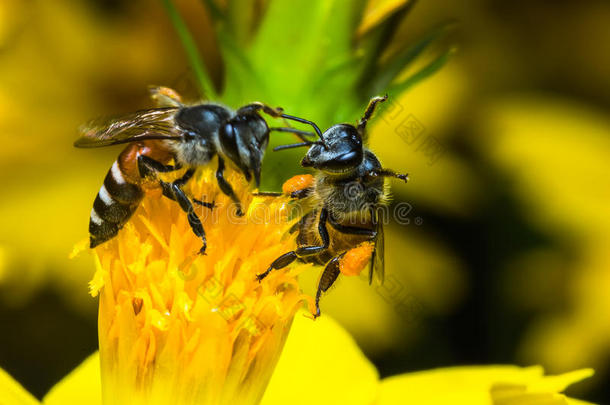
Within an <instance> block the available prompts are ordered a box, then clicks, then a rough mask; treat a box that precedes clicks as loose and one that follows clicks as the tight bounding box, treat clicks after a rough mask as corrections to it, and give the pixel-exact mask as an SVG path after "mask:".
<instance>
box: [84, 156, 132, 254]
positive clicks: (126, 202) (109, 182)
mask: <svg viewBox="0 0 610 405" xmlns="http://www.w3.org/2000/svg"><path fill="white" fill-rule="evenodd" d="M143 195H144V193H143V191H142V189H141V188H140V186H139V185H137V184H132V183H130V182H128V181H127V180H126V179H125V176H123V174H122V172H121V169H120V167H119V165H118V162H116V161H115V162H114V164H113V165H112V168H111V169H110V170H109V171H108V174H107V175H106V178H105V179H104V184H103V185H102V187H101V188H100V191H99V192H98V193H97V196H96V197H95V201H94V202H93V209H92V210H91V217H90V220H89V234H90V246H91V248H94V247H96V246H97V245H99V244H101V243H104V242H106V241H108V240H110V239H112V238H113V237H115V236H116V234H117V233H118V232H119V230H120V229H121V228H122V227H123V225H124V224H125V223H126V222H127V221H128V220H129V218H131V216H132V215H133V213H134V212H135V210H136V209H137V208H138V205H139V203H140V201H141V200H142V197H143Z"/></svg>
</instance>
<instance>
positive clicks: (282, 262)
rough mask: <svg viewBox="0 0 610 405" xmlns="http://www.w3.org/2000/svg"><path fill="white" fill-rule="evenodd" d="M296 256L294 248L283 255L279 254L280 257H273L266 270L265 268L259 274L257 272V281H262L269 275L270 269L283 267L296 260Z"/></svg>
mask: <svg viewBox="0 0 610 405" xmlns="http://www.w3.org/2000/svg"><path fill="white" fill-rule="evenodd" d="M296 258H297V254H296V253H295V251H294V250H293V251H291V252H288V253H284V254H283V255H281V256H280V257H278V258H277V259H275V260H274V261H273V263H271V265H270V266H269V268H268V269H267V270H265V271H264V272H263V273H261V274H257V275H256V279H257V280H258V281H259V282H260V281H263V279H264V278H265V277H267V276H268V275H269V273H271V271H272V270H279V269H283V268H284V267H286V266H288V265H289V264H290V263H292V262H294V261H295V260H296Z"/></svg>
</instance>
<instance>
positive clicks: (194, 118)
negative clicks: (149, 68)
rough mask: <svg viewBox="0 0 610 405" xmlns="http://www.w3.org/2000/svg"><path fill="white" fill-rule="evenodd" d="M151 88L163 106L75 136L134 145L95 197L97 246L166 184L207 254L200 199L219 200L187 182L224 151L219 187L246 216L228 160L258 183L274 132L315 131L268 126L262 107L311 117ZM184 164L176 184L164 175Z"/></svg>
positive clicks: (87, 143)
mask: <svg viewBox="0 0 610 405" xmlns="http://www.w3.org/2000/svg"><path fill="white" fill-rule="evenodd" d="M150 91H151V96H152V98H153V99H154V100H155V101H156V102H157V105H158V107H157V108H151V109H148V110H142V111H137V112H135V113H132V114H127V115H124V116H121V117H119V118H114V119H100V120H95V121H92V122H90V123H89V124H86V125H84V126H83V127H81V129H80V132H81V135H82V136H81V137H80V138H79V139H78V140H77V141H76V142H75V143H74V146H76V147H79V148H97V147H102V146H109V145H116V144H127V146H126V147H125V149H123V151H122V152H121V153H120V154H119V157H118V158H117V160H116V161H115V162H114V163H113V165H112V167H111V168H110V170H109V171H108V174H107V175H106V178H105V179H104V184H103V185H102V187H101V188H100V191H99V192H98V194H97V196H96V198H95V201H94V203H93V209H92V210H91V217H90V221H89V234H90V247H91V248H94V247H95V246H97V245H99V244H101V243H104V242H106V241H108V240H110V239H112V238H113V237H115V236H116V235H117V233H118V232H119V230H120V229H121V228H122V227H123V225H125V223H126V222H127V221H128V220H129V218H130V217H131V216H132V215H133V213H134V212H135V210H136V209H137V207H138V205H139V204H140V202H141V200H142V198H143V197H144V191H145V190H147V189H151V188H159V187H160V188H161V189H162V192H163V195H164V196H166V197H168V198H170V199H172V200H175V201H176V202H177V203H178V204H179V205H180V207H181V208H182V210H184V211H185V212H186V214H187V216H188V222H189V224H190V226H191V228H192V230H193V232H194V233H195V235H197V236H198V237H199V238H201V240H202V242H203V247H202V248H201V250H200V253H201V254H203V253H205V250H206V246H207V242H206V236H205V231H204V229H203V225H202V224H201V221H200V219H199V217H198V216H197V215H196V214H195V210H194V207H193V202H195V203H196V204H200V205H203V206H205V207H208V208H210V209H211V208H213V203H210V202H203V201H200V200H196V199H193V201H191V200H190V199H189V197H188V196H187V195H186V194H185V193H184V191H183V189H182V187H183V186H184V185H185V184H186V183H187V182H188V181H189V180H190V179H191V178H192V177H193V175H194V174H195V170H196V168H197V167H199V166H202V165H206V164H208V163H209V162H210V161H211V160H212V159H213V158H214V157H215V156H217V157H218V168H217V170H216V180H217V182H218V186H219V187H220V190H221V191H222V192H223V193H224V194H226V195H227V196H229V198H231V200H232V201H233V203H234V204H235V206H236V213H237V215H239V216H241V215H243V212H242V208H241V203H240V201H239V199H238V198H237V196H236V195H235V192H234V191H233V187H232V186H231V184H229V183H228V182H227V180H226V179H225V177H224V172H225V161H226V160H228V161H229V162H230V163H232V164H233V165H235V166H236V167H237V169H239V170H240V171H241V172H242V173H243V175H244V176H245V178H246V180H247V181H250V180H251V178H252V177H254V180H255V182H256V184H257V185H258V184H259V182H260V173H261V164H262V160H263V155H264V153H265V149H266V147H267V144H268V143H269V133H270V131H281V132H292V133H295V134H296V135H297V136H298V137H299V138H300V139H301V140H303V141H305V139H306V138H305V136H306V135H310V134H309V133H307V132H303V131H298V130H295V129H292V128H281V127H280V128H269V127H268V126H267V123H266V121H265V120H264V119H263V118H262V117H261V115H260V113H261V112H263V113H265V114H268V115H269V116H271V117H276V118H277V117H283V118H286V119H292V120H296V121H301V122H303V121H304V122H308V121H306V120H302V119H300V118H297V117H291V116H289V115H285V114H283V113H282V109H281V108H271V107H269V106H267V105H265V104H262V103H258V102H255V103H251V104H248V105H245V106H243V107H241V108H239V109H238V110H237V111H233V110H231V109H230V108H228V107H225V106H223V105H220V104H216V103H212V102H204V103H202V104H197V105H192V106H187V105H184V104H183V103H182V101H181V98H180V96H179V95H178V94H177V93H176V92H175V91H173V90H172V89H169V88H167V87H154V88H151V89H150ZM183 168H185V169H186V171H185V173H184V174H183V175H182V176H181V177H180V178H179V179H177V180H175V181H173V182H171V183H170V182H165V181H163V180H160V179H159V178H158V176H157V174H158V173H167V172H173V171H177V170H180V169H183Z"/></svg>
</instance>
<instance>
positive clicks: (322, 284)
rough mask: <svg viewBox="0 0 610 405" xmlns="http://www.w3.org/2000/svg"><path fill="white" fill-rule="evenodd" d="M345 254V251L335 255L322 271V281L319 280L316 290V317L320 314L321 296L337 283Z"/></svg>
mask: <svg viewBox="0 0 610 405" xmlns="http://www.w3.org/2000/svg"><path fill="white" fill-rule="evenodd" d="M344 255H345V253H341V254H340V255H337V256H335V257H333V258H332V259H331V260H330V261H329V262H328V264H327V265H326V267H325V268H324V271H323V272H322V276H321V277H320V281H319V282H318V290H317V291H316V313H315V314H314V318H317V317H319V316H320V297H322V293H324V292H326V291H328V289H329V288H330V287H332V285H333V284H334V283H335V281H336V280H337V277H339V273H341V271H340V270H339V261H340V260H341V258H342V257H343V256H344Z"/></svg>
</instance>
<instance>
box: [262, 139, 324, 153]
mask: <svg viewBox="0 0 610 405" xmlns="http://www.w3.org/2000/svg"><path fill="white" fill-rule="evenodd" d="M312 145H322V146H324V144H323V143H322V142H320V141H317V142H311V141H305V142H300V143H291V144H289V145H280V146H276V147H275V148H273V151H274V152H277V151H280V150H286V149H294V148H300V147H303V146H312Z"/></svg>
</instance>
